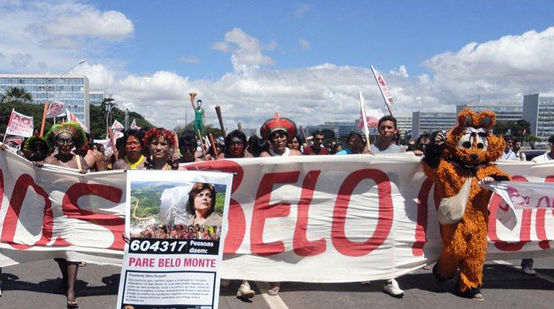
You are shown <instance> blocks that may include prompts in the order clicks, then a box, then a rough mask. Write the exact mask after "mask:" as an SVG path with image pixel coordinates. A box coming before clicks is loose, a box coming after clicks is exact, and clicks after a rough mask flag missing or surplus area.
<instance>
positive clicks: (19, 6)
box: [0, 0, 554, 127]
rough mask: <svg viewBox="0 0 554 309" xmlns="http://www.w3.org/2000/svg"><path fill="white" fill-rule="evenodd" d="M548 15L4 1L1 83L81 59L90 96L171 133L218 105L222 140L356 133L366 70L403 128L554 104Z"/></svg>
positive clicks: (499, 5)
mask: <svg viewBox="0 0 554 309" xmlns="http://www.w3.org/2000/svg"><path fill="white" fill-rule="evenodd" d="M551 12H554V1H532V2H523V1H380V2H377V1H298V2H297V1H227V2H224V1H78V0H66V1H61V2H60V1H49V0H40V1H17V0H0V19H1V20H3V21H4V22H3V25H4V26H3V29H0V72H33V73H45V72H62V71H64V70H65V69H66V68H67V67H69V66H71V65H72V64H73V63H76V62H77V61H78V60H79V59H82V58H86V59H87V63H86V64H85V65H82V66H80V67H78V68H76V69H75V70H74V72H75V73H79V74H80V73H84V74H86V75H87V76H89V78H90V81H91V87H92V88H98V89H103V90H105V91H106V92H107V93H110V94H112V95H113V96H114V97H115V98H116V100H118V102H119V103H120V104H122V105H125V106H129V107H130V108H131V109H135V110H137V111H139V112H141V111H142V112H143V113H145V114H147V115H148V116H147V118H148V117H149V119H150V120H151V121H153V122H154V123H155V124H158V125H163V126H166V127H174V126H177V125H182V124H184V118H185V117H183V116H184V115H183V114H179V113H176V112H172V113H170V115H162V113H159V112H160V111H165V110H171V109H175V108H179V109H180V108H181V107H182V105H186V104H187V102H186V99H187V95H186V93H187V92H189V91H196V92H198V93H199V96H200V97H202V98H203V99H204V102H205V103H207V104H208V105H207V106H208V107H207V108H210V106H215V105H221V106H222V109H223V110H224V116H225V117H224V118H225V122H226V126H229V127H233V126H235V125H236V123H237V122H239V121H240V122H242V123H243V125H246V126H250V127H255V126H258V125H260V124H261V123H262V122H263V121H264V120H265V119H267V118H269V117H271V115H272V114H273V112H281V113H282V114H283V115H286V116H288V117H291V118H293V119H295V120H296V121H297V122H298V123H300V124H317V123H322V122H324V121H332V120H354V119H356V118H357V116H358V109H357V92H358V90H361V91H362V92H363V93H364V96H365V97H366V99H367V101H368V105H369V108H373V109H383V106H382V103H381V102H382V101H381V99H380V97H379V93H378V90H377V88H376V86H375V84H374V81H373V77H372V76H371V75H370V72H369V71H368V67H369V65H370V64H371V65H374V66H375V67H376V68H378V69H379V70H380V71H381V72H383V73H384V74H385V77H386V79H387V81H388V83H389V86H390V88H391V92H392V94H393V96H394V97H395V99H396V104H395V106H394V111H395V112H396V114H397V115H411V112H412V111H415V110H425V109H432V110H441V111H455V107H454V105H455V104H461V103H468V102H471V101H472V100H474V99H473V98H475V97H477V96H481V98H482V99H483V101H485V102H491V103H495V102H496V103H498V102H521V96H522V95H523V94H527V93H530V92H538V91H540V92H553V90H554V89H552V88H553V86H552V85H553V84H554V83H553V79H554V78H553V77H552V76H554V60H552V58H553V57H551V55H552V54H554V43H553V42H554V28H553V26H554V25H553V23H554V20H552V16H553V15H552V13H551ZM473 43H474V44H473ZM291 103H294V104H292V105H291ZM210 109H211V108H210ZM210 112H211V111H210ZM212 114H213V113H212ZM191 115H192V114H189V115H188V117H191ZM207 116H208V117H209V119H210V120H213V121H212V122H213V123H215V120H214V119H215V118H214V117H211V116H214V115H210V114H209V113H208V115H207ZM189 120H190V119H189ZM210 120H208V121H209V122H210Z"/></svg>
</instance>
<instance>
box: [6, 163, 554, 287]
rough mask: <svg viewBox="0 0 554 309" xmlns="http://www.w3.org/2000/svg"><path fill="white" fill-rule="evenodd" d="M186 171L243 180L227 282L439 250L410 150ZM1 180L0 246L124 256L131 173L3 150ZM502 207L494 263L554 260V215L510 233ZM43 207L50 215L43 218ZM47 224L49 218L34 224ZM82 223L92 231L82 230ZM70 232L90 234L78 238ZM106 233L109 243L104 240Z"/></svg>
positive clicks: (311, 275)
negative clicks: (48, 163)
mask: <svg viewBox="0 0 554 309" xmlns="http://www.w3.org/2000/svg"><path fill="white" fill-rule="evenodd" d="M2 156H6V158H5V159H4V158H3V157H2ZM6 164H9V166H10V169H8V168H7V165H6ZM12 165H14V166H15V167H16V168H15V169H14V168H11V166H12ZM499 167H500V168H502V169H504V170H505V171H507V172H508V173H510V174H511V175H513V179H514V181H529V182H534V183H542V182H553V180H554V164H553V163H540V164H530V163H507V162H500V163H499ZM180 168H181V169H189V170H206V171H209V170H214V171H215V170H218V171H224V172H230V173H233V174H234V179H233V184H232V188H231V192H232V194H231V201H230V206H229V212H228V216H227V218H226V219H227V220H228V225H227V226H228V233H227V236H226V238H225V243H224V252H225V253H226V254H227V255H226V256H225V259H224V262H223V266H224V267H223V277H224V278H237V279H238V278H242V279H249V280H250V279H251V280H261V281H306V282H349V281H350V282H352V281H362V280H377V279H387V278H392V277H397V276H400V275H402V274H405V273H408V272H410V271H412V270H414V269H416V268H418V267H421V266H423V265H425V264H427V263H429V262H432V261H433V260H435V259H437V258H438V256H439V254H440V249H441V240H440V233H439V228H438V222H437V219H436V206H437V205H438V201H437V200H436V195H435V193H434V186H433V184H432V182H431V181H429V180H428V179H426V177H425V175H424V173H423V171H422V168H421V163H420V158H417V157H415V156H413V155H412V154H402V155H383V156H367V155H351V156H346V157H336V156H303V157H290V158H281V157H275V158H253V159H243V160H220V161H209V162H199V163H192V164H186V165H181V166H180ZM0 172H2V173H3V176H2V177H3V187H2V189H3V195H4V202H3V204H2V206H1V208H0V209H1V211H0V213H6V216H5V217H4V218H2V217H0V224H1V225H2V226H1V228H2V242H1V243H0V248H3V249H11V250H14V251H15V252H18V251H21V252H22V253H29V252H30V251H36V250H43V251H45V252H49V251H48V250H52V251H55V250H58V251H60V250H61V251H63V250H72V251H75V252H94V253H95V254H96V255H94V256H90V255H89V256H85V257H83V260H84V261H90V262H99V261H100V260H102V258H103V257H105V255H109V254H113V253H114V252H115V251H114V250H120V249H121V247H122V244H121V243H120V242H119V241H118V240H119V239H120V235H121V233H120V232H119V231H122V230H123V226H122V224H123V223H122V222H123V219H122V218H123V216H122V214H123V213H124V211H123V205H124V200H123V199H124V198H123V199H122V198H121V196H120V195H119V193H118V192H124V191H125V180H124V177H123V176H121V175H124V174H123V173H119V172H115V171H114V172H112V173H113V174H107V175H110V177H111V178H110V177H107V176H106V175H104V174H102V176H97V175H95V174H96V173H93V174H90V175H77V174H76V173H75V175H73V174H71V175H66V174H62V173H60V172H57V170H53V169H52V170H49V169H48V170H44V169H43V170H37V169H34V168H33V167H32V166H31V165H30V163H28V162H26V161H24V160H23V159H20V158H18V157H16V156H15V155H13V154H3V153H0ZM53 179H56V182H55V184H54V181H53ZM20 186H23V187H24V189H20V188H19V187H20ZM16 187H17V188H18V189H14V188H16ZM31 188H32V189H31ZM69 189H71V190H69ZM118 190H119V191H118ZM14 191H17V192H16V193H14ZM35 192H36V193H35ZM122 195H123V196H125V195H124V193H122ZM47 196H49V197H50V199H51V205H50V204H48V202H47V201H46V199H47V198H46V197H47ZM39 197H40V198H39ZM87 197H88V198H87ZM98 197H100V200H99V198H98ZM110 199H111V200H110ZM36 201H41V203H37V202H36ZM501 201H502V199H501V198H500V197H499V196H497V195H493V198H492V199H491V201H490V203H489V209H490V220H489V239H490V246H489V249H488V252H489V255H488V257H489V258H502V257H507V256H509V257H511V258H517V257H524V256H527V257H530V256H535V255H537V254H539V253H540V254H552V253H553V251H552V250H549V249H550V248H551V245H550V241H551V240H554V214H553V212H552V211H550V210H546V209H516V210H515V211H514V213H515V216H516V219H517V220H516V221H515V224H514V226H513V227H511V228H510V227H507V226H505V225H504V224H503V223H502V222H500V221H498V220H497V217H498V214H497V213H501V212H499V211H501V210H502V207H503V206H502V204H501ZM105 204H108V206H104V205H105ZM102 207H104V209H101V208H102ZM6 208H7V209H6ZM35 208H36V209H35ZM38 208H40V209H38ZM499 209H500V210H499ZM39 210H40V211H41V214H42V213H44V214H43V215H41V216H37V215H36V212H37V211H39ZM27 212H30V213H29V214H32V213H33V212H35V215H33V216H27V217H26V218H33V219H32V220H31V219H29V220H25V221H19V222H18V218H19V217H22V216H23V215H26V214H27ZM24 213H25V214H24ZM85 214H86V215H85ZM66 216H67V217H69V218H67V217H66ZM109 216H111V218H110V217H109ZM37 217H40V222H36V221H33V220H37V219H36V218H37ZM43 217H44V220H43ZM93 218H94V220H93ZM7 219H8V220H7ZM43 221H44V224H43ZM83 222H85V223H86V224H87V228H86V229H84V228H83V226H82V225H80V224H79V223H83ZM24 225H25V226H24ZM43 226H44V227H43ZM52 226H54V227H55V228H52ZM58 227H64V228H61V229H60V228H58ZM25 230H27V231H30V232H28V233H26V232H25ZM69 231H72V232H73V233H76V234H80V237H79V238H72V235H71V233H69ZM99 231H102V232H103V233H104V234H103V235H105V236H106V237H107V238H108V240H107V241H106V240H103V238H104V237H98V236H97V235H96V234H95V233H98V232H99ZM54 233H55V234H54ZM118 233H119V234H118ZM43 238H46V239H44V240H42V239H43ZM82 238H85V239H86V242H85V241H83V240H82ZM24 249H25V250H24ZM58 254H59V253H58ZM50 256H53V255H52V254H51V255H50ZM119 257H120V256H119ZM39 258H48V256H47V255H46V254H44V255H41V256H37V257H36V259H39ZM28 259H29V258H26V259H24V258H23V256H22V257H21V258H19V257H18V256H17V254H14V253H13V252H11V253H10V259H8V260H2V257H1V256H0V266H6V265H11V264H15V263H18V260H21V261H27V260H28ZM102 261H103V262H106V260H102ZM108 262H110V261H108ZM110 263H111V262H110ZM322 265H331V266H330V267H326V266H322ZM322 267H323V268H322ZM322 269H324V271H322Z"/></svg>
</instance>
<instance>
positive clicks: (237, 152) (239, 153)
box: [224, 130, 252, 159]
mask: <svg viewBox="0 0 554 309" xmlns="http://www.w3.org/2000/svg"><path fill="white" fill-rule="evenodd" d="M251 157H252V155H251V154H249V153H247V152H246V135H244V133H242V132H241V131H239V130H234V131H231V132H230V133H229V134H227V136H226V137H225V153H224V158H230V159H240V158H251Z"/></svg>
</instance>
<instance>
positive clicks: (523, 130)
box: [493, 119, 531, 140]
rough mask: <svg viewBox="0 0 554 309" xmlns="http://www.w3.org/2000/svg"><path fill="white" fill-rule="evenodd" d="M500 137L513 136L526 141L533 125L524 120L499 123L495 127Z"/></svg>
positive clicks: (495, 131)
mask: <svg viewBox="0 0 554 309" xmlns="http://www.w3.org/2000/svg"><path fill="white" fill-rule="evenodd" d="M493 130H494V133H495V134H498V135H512V136H514V137H515V138H517V139H520V140H521V139H524V137H525V136H526V135H528V134H529V132H530V130H531V124H530V123H529V122H528V121H526V120H523V119H520V120H516V121H497V122H496V124H495V125H494V127H493Z"/></svg>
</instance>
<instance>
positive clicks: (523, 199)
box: [482, 181, 554, 210]
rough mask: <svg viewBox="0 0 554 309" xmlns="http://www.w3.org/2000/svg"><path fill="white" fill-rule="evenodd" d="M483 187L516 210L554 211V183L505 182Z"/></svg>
mask: <svg viewBox="0 0 554 309" xmlns="http://www.w3.org/2000/svg"><path fill="white" fill-rule="evenodd" d="M482 186H483V187H485V188H488V189H489V190H492V191H494V192H495V193H496V194H498V195H500V196H501V197H502V198H503V199H504V201H505V202H506V204H508V205H509V206H510V207H512V208H514V209H518V208H519V209H533V208H538V209H549V210H550V209H551V210H554V183H549V182H545V183H535V182H533V183H528V182H515V181H503V182H493V183H489V184H485V185H482Z"/></svg>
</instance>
